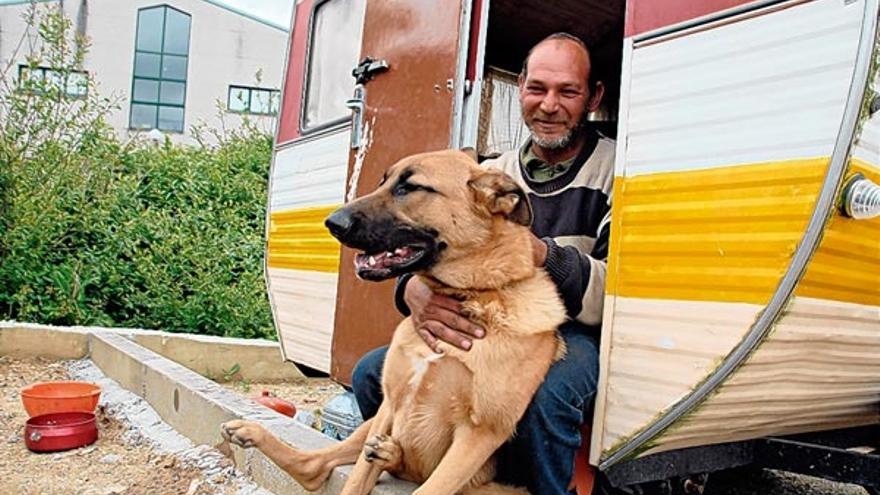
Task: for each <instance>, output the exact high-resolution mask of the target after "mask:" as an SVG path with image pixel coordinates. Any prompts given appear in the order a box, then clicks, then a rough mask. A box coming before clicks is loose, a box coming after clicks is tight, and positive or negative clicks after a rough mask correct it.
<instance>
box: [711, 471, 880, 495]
mask: <svg viewBox="0 0 880 495" xmlns="http://www.w3.org/2000/svg"><path fill="white" fill-rule="evenodd" d="M867 493H868V492H867V491H865V489H864V488H862V487H859V486H855V485H848V484H844V483H834V482H831V481H827V480H823V479H820V478H814V477H812V476H802V475H799V474H792V473H786V472H782V471H773V470H769V469H764V470H757V471H755V470H753V471H746V472H737V471H734V472H731V473H720V474H716V475H714V476H709V483H708V484H707V485H706V491H705V492H704V493H703V495H867Z"/></svg>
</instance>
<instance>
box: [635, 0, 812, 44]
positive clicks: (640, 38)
mask: <svg viewBox="0 0 880 495" xmlns="http://www.w3.org/2000/svg"><path fill="white" fill-rule="evenodd" d="M791 1H792V0H758V1H755V2H752V3H748V4H745V5H739V6H736V7H731V8H729V9H726V10H721V11H718V12H713V13H711V14H706V15H703V16H700V17H696V18H694V19H688V20H686V21H681V22H678V23H675V24H671V25H669V26H665V27H661V28H657V29H654V30H653V31H647V32H644V33H640V34H636V35H635V36H633V37H632V38H633V41H634V42H635V43H636V44H639V43H642V42H644V41H648V40H653V39H655V38H662V37H664V36H668V35H671V34H676V33H678V32H680V31H685V30H687V29H691V28H694V27H697V26H702V25H704V24H708V23H712V22H717V21H720V20H723V19H728V18H730V17H736V16H739V15H742V14H746V13H749V12H753V11H756V10H761V9H763V8H766V7H770V6H773V5H776V4H780V3H786V2H791ZM800 1H803V0H800Z"/></svg>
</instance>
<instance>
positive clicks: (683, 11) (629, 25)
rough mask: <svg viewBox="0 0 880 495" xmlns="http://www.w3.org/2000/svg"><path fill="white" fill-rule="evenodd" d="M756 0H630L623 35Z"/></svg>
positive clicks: (687, 19)
mask: <svg viewBox="0 0 880 495" xmlns="http://www.w3.org/2000/svg"><path fill="white" fill-rule="evenodd" d="M754 1H755V0H699V1H694V0H629V1H628V2H626V34H625V36H626V37H630V36H635V35H637V34H641V33H645V32H648V31H653V30H655V29H659V28H662V27H666V26H671V25H673V24H678V23H679V22H684V21H689V20H691V19H696V18H697V17H702V16H704V15H708V14H713V13H715V12H721V11H722V10H727V9H729V8H731V7H736V6H738V5H744V4H747V3H752V2H754Z"/></svg>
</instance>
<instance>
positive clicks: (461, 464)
mask: <svg viewBox="0 0 880 495" xmlns="http://www.w3.org/2000/svg"><path fill="white" fill-rule="evenodd" d="M508 437H509V435H508V434H506V433H503V432H501V433H499V432H494V431H491V430H490V429H488V428H485V427H478V426H473V425H463V426H459V427H457V428H456V429H455V434H454V438H453V439H452V445H450V446H449V450H447V451H446V454H445V455H444V456H443V459H441V460H440V464H438V465H437V468H436V469H435V470H434V472H433V473H431V476H429V477H428V480H427V481H425V483H424V484H422V486H421V487H419V488H418V489H417V490H416V491H414V492H413V495H452V494H454V493H458V492H459V491H460V490H461V489H462V488H463V487H464V486H465V484H467V482H469V481H470V480H471V478H473V477H474V476H475V475H476V474H477V472H478V471H479V470H480V469H482V467H483V466H484V465H485V464H486V461H487V460H489V458H490V457H491V456H492V454H494V453H495V451H496V450H497V449H498V447H500V446H501V444H503V443H504V441H505V440H507V438H508Z"/></svg>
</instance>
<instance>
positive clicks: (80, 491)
mask: <svg viewBox="0 0 880 495" xmlns="http://www.w3.org/2000/svg"><path fill="white" fill-rule="evenodd" d="M67 378H68V372H67V367H66V364H65V363H63V362H52V361H47V360H43V359H28V360H14V359H9V358H6V357H0V419H2V421H0V493H2V494H16V495H18V494H21V495H32V494H33V495H37V494H39V495H55V494H58V495H61V494H64V495H71V494H75V495H111V494H125V495H136V494H150V495H217V494H232V493H235V492H236V488H235V487H234V486H228V487H224V486H222V485H220V486H218V485H217V484H209V483H207V482H206V478H205V475H204V473H203V472H202V470H200V469H199V468H198V467H197V466H194V465H190V466H187V465H184V463H183V462H181V461H180V460H179V459H178V458H177V457H176V456H174V455H171V454H159V453H156V452H154V450H153V449H152V448H151V447H150V446H149V445H147V444H145V443H140V444H134V443H133V442H131V441H130V440H129V439H127V438H126V437H127V435H125V433H126V427H125V426H124V425H123V424H122V423H121V422H120V421H118V420H116V419H115V418H112V417H109V416H108V415H107V414H106V412H105V411H104V410H103V408H102V407H100V406H99V409H98V411H96V415H97V419H98V441H97V442H96V443H94V444H92V445H91V446H88V447H84V448H80V449H76V450H70V451H66V452H59V453H41V454H37V453H33V452H30V451H29V450H28V449H27V448H26V447H25V444H24V439H23V434H24V428H25V421H26V420H27V413H26V412H25V410H24V407H23V406H22V404H21V398H20V395H19V391H20V390H21V388H22V387H25V386H27V385H29V384H31V383H34V382H37V381H43V380H64V379H67Z"/></svg>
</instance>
